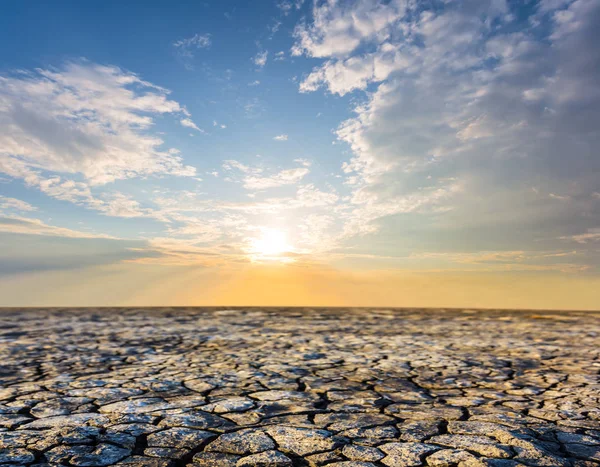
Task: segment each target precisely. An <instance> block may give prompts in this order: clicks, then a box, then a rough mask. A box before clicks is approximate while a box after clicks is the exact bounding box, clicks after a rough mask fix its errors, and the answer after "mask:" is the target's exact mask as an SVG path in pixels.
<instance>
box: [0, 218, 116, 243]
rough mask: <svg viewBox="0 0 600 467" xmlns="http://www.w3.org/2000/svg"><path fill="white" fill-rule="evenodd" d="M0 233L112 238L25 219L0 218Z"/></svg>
mask: <svg viewBox="0 0 600 467" xmlns="http://www.w3.org/2000/svg"><path fill="white" fill-rule="evenodd" d="M0 232H6V233H18V234H26V235H46V236H51V237H68V238H110V239H112V238H114V237H111V236H109V235H103V234H95V233H91V232H81V231H78V230H72V229H67V228H64V227H56V226H53V225H48V224H46V223H44V222H42V221H41V220H38V219H29V218H25V217H0Z"/></svg>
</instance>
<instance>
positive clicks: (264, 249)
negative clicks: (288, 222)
mask: <svg viewBox="0 0 600 467" xmlns="http://www.w3.org/2000/svg"><path fill="white" fill-rule="evenodd" d="M291 251H292V247H291V246H290V245H289V244H288V241H287V235H286V233H285V232H284V231H282V230H279V229H272V228H263V229H261V230H260V234H259V236H258V237H257V238H254V239H252V240H251V247H250V252H251V258H252V259H253V260H254V261H256V260H268V261H281V262H290V261H291V259H290V258H289V257H286V256H285V254H286V253H289V252H291Z"/></svg>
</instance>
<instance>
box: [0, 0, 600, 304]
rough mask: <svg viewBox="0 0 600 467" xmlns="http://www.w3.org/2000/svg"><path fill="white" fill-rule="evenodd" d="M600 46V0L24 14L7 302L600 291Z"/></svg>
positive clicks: (7, 172)
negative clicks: (223, 291) (215, 292)
mask: <svg viewBox="0 0 600 467" xmlns="http://www.w3.org/2000/svg"><path fill="white" fill-rule="evenodd" d="M598 31H600V5H599V4H598V2H597V1H593V0H539V1H534V0H531V1H519V2H515V1H506V0H483V1H474V0H463V1H458V0H456V1H435V0H432V1H427V2H423V1H420V2H417V1H414V0H392V1H376V0H369V1H367V0H345V1H341V0H339V1H334V0H329V1H327V0H324V1H322V0H319V1H314V2H311V1H308V0H307V1H301V0H289V1H286V0H283V1H261V2H236V1H226V2H190V3H180V2H162V1H160V2H159V1H144V2H116V1H114V2H112V1H104V2H99V1H89V2H67V1H57V2H42V1H29V2H19V1H8V2H5V3H3V13H2V16H1V17H0V40H1V41H2V43H3V44H10V46H8V47H3V48H2V49H0V127H1V128H2V129H1V130H0V240H1V243H0V262H1V263H2V265H1V266H0V290H1V291H5V290H6V291H7V294H8V295H5V296H7V297H9V298H8V300H7V304H27V303H34V302H31V300H30V299H31V297H30V296H28V295H27V294H26V293H24V292H22V291H18V292H12V291H11V290H17V289H18V290H27V288H28V287H42V288H43V287H46V288H48V287H50V286H49V285H48V284H50V283H54V281H56V278H57V277H58V276H57V274H59V273H60V274H63V273H68V274H72V276H70V277H71V279H70V280H69V281H70V282H69V281H68V282H69V283H71V282H76V281H77V279H76V278H77V277H80V278H82V279H81V280H84V279H83V278H85V277H87V276H86V274H87V275H94V277H96V275H97V274H98V273H99V271H102V270H103V269H102V268H126V269H127V271H128V276H129V277H134V276H135V277H138V278H139V277H142V276H144V274H147V271H148V270H149V269H148V268H178V267H179V268H180V271H183V270H185V271H188V270H190V269H191V270H194V269H195V268H196V269H198V268H199V269H201V270H203V271H205V270H206V271H213V272H214V273H215V274H217V275H218V274H225V275H226V276H227V274H230V273H231V274H239V273H240V271H243V272H244V273H245V274H246V273H247V274H252V273H253V271H254V272H256V271H258V270H260V269H261V268H265V267H278V268H288V270H286V271H287V272H289V271H303V272H305V271H307V270H311V271H312V270H316V271H321V272H322V271H329V272H328V273H327V274H330V273H331V274H334V275H335V274H339V275H341V276H340V277H342V276H343V277H344V279H343V280H342V282H344V281H346V282H344V284H346V285H345V286H344V287H349V288H351V287H352V284H353V283H354V282H353V281H355V279H352V278H348V277H349V276H345V275H347V274H354V273H365V272H366V271H368V272H369V273H370V274H373V276H369V278H368V279H364V280H367V281H370V280H372V278H373V277H375V276H374V275H376V274H392V275H393V274H401V275H406V274H409V275H410V274H413V275H414V274H430V275H431V283H432V284H434V285H435V284H436V283H440V277H439V276H438V275H439V274H442V278H443V280H446V279H448V280H450V279H452V280H453V278H455V277H459V276H460V275H463V274H476V275H478V276H477V277H485V276H486V275H488V277H489V280H490V281H492V282H493V281H496V282H495V283H497V284H499V283H500V282H501V283H502V284H504V285H502V287H506V284H509V283H514V281H518V280H520V279H519V278H523V277H525V276H526V277H527V278H528V279H527V280H531V281H533V282H534V283H536V284H539V283H544V281H549V280H551V281H556V280H559V281H563V282H561V283H562V284H574V283H577V284H578V285H577V286H578V287H579V286H581V287H583V288H584V289H585V287H588V286H589V287H596V286H597V285H598V284H597V282H595V281H597V275H598V264H599V258H600V255H599V252H598V245H599V241H600V177H599V170H598V169H599V167H600V162H599V157H598V147H599V143H600V137H599V136H600V135H599V130H598V128H600V125H599V124H598V123H599V122H600V71H599V70H600V52H599V51H598V47H597V45H596V44H597V43H598V40H599V39H600V37H599V35H600V33H599V32H598ZM163 270H166V269H163ZM169 270H170V269H169ZM65 271H66V272H65ZM331 271H334V272H331ZM287 272H286V274H287ZM111 274H112V273H110V272H107V273H106V274H104V276H103V277H108V278H110V277H111ZM115 274H116V273H115ZM457 275H459V276H457ZM481 275H483V276H481ZM90 277H91V276H90ZM114 277H116V276H113V279H114ZM227 277H229V276H227ZM327 277H331V276H327ZM336 277H337V276H336ZM386 277H387V276H386ZM403 277H405V276H403ZM419 277H420V276H419ZM460 277H463V276H460ZM499 278H500V279H499ZM106 280H108V279H106ZM330 280H334V279H330ZM335 280H337V278H336V279H335ZM340 280H341V279H340ZM356 280H358V279H356ZM360 280H363V279H360ZM390 280H392V279H390ZM398 280H400V279H398ZM403 280H404V279H403ZM15 281H17V282H18V283H19V284H21V285H20V286H19V287H21V289H20V288H19V287H17V288H15V287H14V284H15ZM498 281H500V282H498ZM506 281H508V282H506ZM511 281H512V282H511ZM95 283H98V286H99V287H101V286H102V281H99V282H95ZM336 283H337V282H336ZM490 284H491V283H490ZM582 284H583V285H582ZM71 287H75V285H73V286H71ZM344 287H342V286H340V287H339V288H340V290H345V288H344ZM490 287H491V288H493V286H492V285H490ZM499 287H500V286H499ZM69 290H71V291H72V289H65V293H64V294H63V295H61V296H62V297H72V296H74V295H73V294H72V292H69ZM369 290H371V289H369ZM373 290H376V289H373ZM498 290H500V289H498ZM502 290H504V289H502ZM565 290H570V289H569V287H567V286H566V289H565ZM586 290H587V289H586ZM240 293H242V292H240ZM244 293H247V292H244ZM295 293H296V294H297V292H295ZM370 293H371V294H374V295H377V294H379V292H376V291H372V292H370ZM469 293H470V292H469ZM540 294H541V295H542V296H543V295H544V292H539V293H537V295H536V298H535V299H534V300H533V301H532V302H531V303H532V304H533V305H536V304H537V303H542V302H539V295H540ZM342 295H343V292H342ZM451 295H452V294H451ZM467 295H468V292H466V291H465V292H464V293H463V295H462V298H461V300H462V299H463V298H464V297H467ZM483 295H485V294H483ZM534 295H535V294H534ZM584 295H585V294H584ZM92 296H94V297H97V294H95V292H94V293H91V292H90V294H89V297H92ZM452 297H454V296H453V295H452ZM336 299H337V298H336ZM36 300H37V301H35V303H50V301H51V300H50V299H47V300H46V299H45V298H44V297H43V296H41V295H40V297H39V298H37V297H36ZM52 300H54V301H56V299H54V298H53V299H52ZM77 300H80V301H81V300H83V302H85V303H89V301H90V300H87V299H82V297H81V296H80V295H77V294H75V298H74V299H73V300H71V299H69V300H67V301H68V302H69V303H80V302H78V301H77ZM160 300H162V302H164V303H170V298H169V297H168V296H166V297H163V298H161V299H160ZM215 300H216V299H215ZM249 300H250V299H249ZM306 300H309V301H310V300H316V299H312V298H311V299H309V298H305V301H306ZM419 300H421V301H422V299H418V300H417V299H415V300H414V301H413V302H411V303H410V304H419V303H421V302H419ZM449 300H450V298H449ZM451 300H455V298H451ZM536 300H538V301H536ZM586 300H587V299H586ZM250 301H252V300H250ZM392 301H393V304H399V305H402V304H404V303H403V302H402V300H401V299H400V298H395V299H394V300H392ZM293 302H294V303H301V302H302V297H299V298H298V299H297V300H295V301H294V300H293ZM367 302H368V300H367ZM111 303H112V302H111ZM119 303H121V302H119ZM194 303H196V302H194ZM197 303H200V302H197ZM327 303H329V302H327ZM332 303H338V302H336V301H335V300H333V302H332ZM344 303H345V302H344ZM453 303H454V302H453ZM456 303H459V304H463V303H464V304H465V305H469V306H470V305H471V304H472V303H474V304H480V303H484V304H487V302H485V301H483V302H478V301H477V300H475V301H474V302H469V300H468V299H466V300H463V301H460V300H459V301H458V302H456ZM544 303H545V302H544ZM58 304H60V303H58ZM367 304H368V303H367ZM426 304H427V303H426ZM527 304H529V302H527V303H524V305H527ZM596 304H597V302H596ZM582 306H584V307H589V306H593V305H590V304H589V303H588V302H585V301H584V302H582Z"/></svg>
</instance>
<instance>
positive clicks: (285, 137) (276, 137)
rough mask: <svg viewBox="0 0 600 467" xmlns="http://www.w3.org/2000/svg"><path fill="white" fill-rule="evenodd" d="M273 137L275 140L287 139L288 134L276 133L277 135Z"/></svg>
mask: <svg viewBox="0 0 600 467" xmlns="http://www.w3.org/2000/svg"><path fill="white" fill-rule="evenodd" d="M273 139H274V140H275V141H287V140H288V135H277V136H275V137H273Z"/></svg>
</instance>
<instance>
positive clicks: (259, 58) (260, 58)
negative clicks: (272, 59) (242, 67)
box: [252, 50, 269, 68]
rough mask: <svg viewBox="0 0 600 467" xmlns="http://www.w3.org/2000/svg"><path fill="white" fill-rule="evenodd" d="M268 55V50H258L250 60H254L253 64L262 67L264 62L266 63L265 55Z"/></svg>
mask: <svg viewBox="0 0 600 467" xmlns="http://www.w3.org/2000/svg"><path fill="white" fill-rule="evenodd" d="M268 56H269V52H268V51H266V50H265V51H263V52H258V53H257V54H256V55H255V56H254V57H253V58H252V61H253V62H254V64H255V65H256V66H257V67H259V68H263V67H264V66H265V65H266V64H267V57H268Z"/></svg>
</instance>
